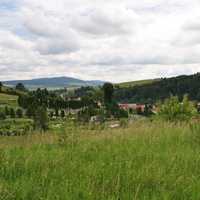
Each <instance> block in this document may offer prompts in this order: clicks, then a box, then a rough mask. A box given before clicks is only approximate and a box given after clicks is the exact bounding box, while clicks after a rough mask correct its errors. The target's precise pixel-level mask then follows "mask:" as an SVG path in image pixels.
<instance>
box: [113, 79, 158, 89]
mask: <svg viewBox="0 0 200 200" xmlns="http://www.w3.org/2000/svg"><path fill="white" fill-rule="evenodd" d="M159 80H160V79H149V80H140V81H130V82H124V83H119V84H116V85H117V86H119V87H120V88H127V87H133V86H139V85H146V84H151V83H154V82H156V81H159Z"/></svg>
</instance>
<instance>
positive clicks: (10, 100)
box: [0, 93, 18, 107]
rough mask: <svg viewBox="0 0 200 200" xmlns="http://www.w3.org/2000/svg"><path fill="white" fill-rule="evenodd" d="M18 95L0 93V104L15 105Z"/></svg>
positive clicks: (16, 104)
mask: <svg viewBox="0 0 200 200" xmlns="http://www.w3.org/2000/svg"><path fill="white" fill-rule="evenodd" d="M17 99H18V96H15V95H9V94H4V93H0V105H7V106H12V107H17V106H18V103H17Z"/></svg>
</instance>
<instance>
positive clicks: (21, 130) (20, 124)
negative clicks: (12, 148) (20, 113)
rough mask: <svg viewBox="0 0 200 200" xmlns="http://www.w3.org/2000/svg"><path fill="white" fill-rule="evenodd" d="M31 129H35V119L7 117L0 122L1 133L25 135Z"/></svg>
mask: <svg viewBox="0 0 200 200" xmlns="http://www.w3.org/2000/svg"><path fill="white" fill-rule="evenodd" d="M31 131H33V120H30V119H5V120H3V121H2V123H0V135H6V136H16V135H25V134H27V133H29V132H31Z"/></svg>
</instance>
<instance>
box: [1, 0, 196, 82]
mask: <svg viewBox="0 0 200 200" xmlns="http://www.w3.org/2000/svg"><path fill="white" fill-rule="evenodd" d="M199 9H200V2H199V0H191V1H188V0H156V1H155V0H140V1H133V0H124V1H121V0H109V1H106V0H93V1H91V0H73V1H72V0H57V1H55V0H48V1H41V0H13V1H5V0H3V1H1V2H0V11H1V12H0V79H2V80H6V79H16V78H30V77H37V76H39V77H42V76H55V75H58V76H59V75H62V76H63V75H66V76H75V77H79V78H85V79H104V80H111V81H115V82H116V81H126V80H134V79H137V80H138V79H143V78H155V77H159V76H172V75H178V74H182V73H184V74H189V73H194V72H197V71H198V70H199V67H198V65H200V36H199V35H200V34H199V33H200V23H199V19H200V18H199V17H200V15H199Z"/></svg>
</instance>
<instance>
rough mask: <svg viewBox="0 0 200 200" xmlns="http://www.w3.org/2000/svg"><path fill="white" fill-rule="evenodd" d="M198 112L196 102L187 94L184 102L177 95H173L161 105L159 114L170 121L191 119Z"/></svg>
mask: <svg viewBox="0 0 200 200" xmlns="http://www.w3.org/2000/svg"><path fill="white" fill-rule="evenodd" d="M196 112H197V111H196V109H195V106H194V104H193V103H192V102H190V101H189V99H188V96H187V95H185V96H184V98H183V101H182V102H180V101H179V99H178V97H177V96H171V97H170V98H169V99H167V100H165V102H164V104H163V105H161V108H160V111H159V115H160V116H161V117H162V118H164V119H166V120H169V121H174V120H189V119H190V118H191V117H192V116H194V115H195V114H196Z"/></svg>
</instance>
